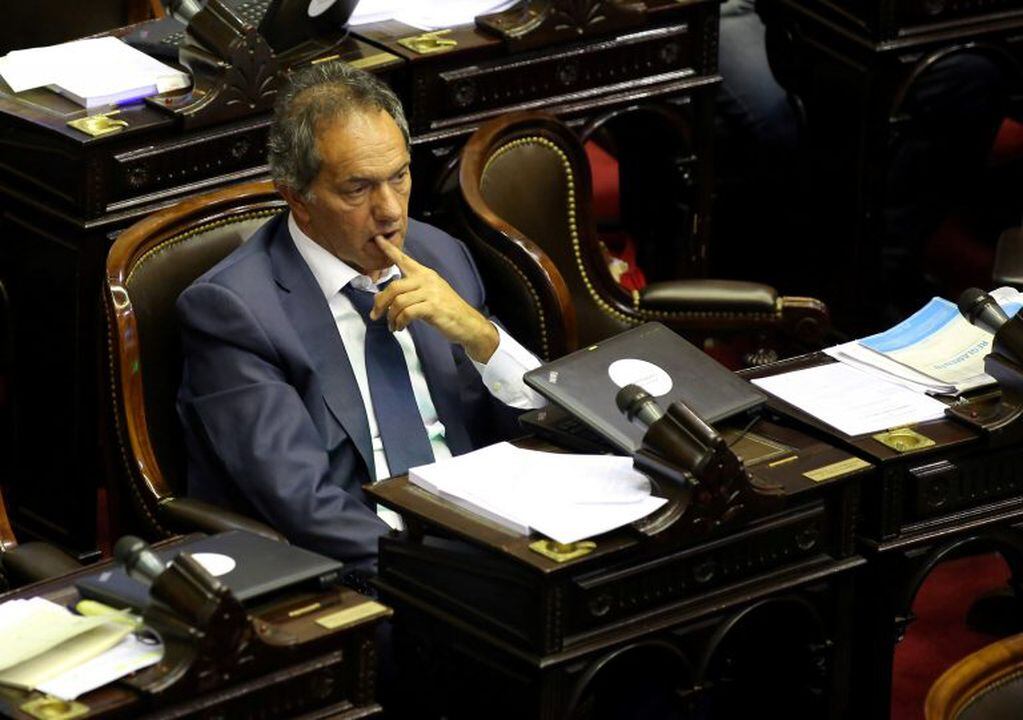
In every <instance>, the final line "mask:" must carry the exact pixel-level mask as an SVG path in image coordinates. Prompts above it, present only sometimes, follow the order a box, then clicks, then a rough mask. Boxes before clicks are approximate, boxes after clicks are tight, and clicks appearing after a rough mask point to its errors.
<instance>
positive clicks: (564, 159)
mask: <svg viewBox="0 0 1023 720" xmlns="http://www.w3.org/2000/svg"><path fill="white" fill-rule="evenodd" d="M525 145H539V146H541V147H543V148H546V149H547V150H550V151H551V152H553V153H554V154H555V155H556V156H557V158H558V160H559V161H560V162H561V168H562V170H563V171H564V174H565V187H566V190H567V192H568V200H567V203H568V232H569V235H570V237H571V239H572V255H573V256H574V257H575V263H576V266H577V267H578V268H579V275H580V277H582V280H583V285H585V286H586V292H587V293H588V294H589V296H590V299H592V300H593V302H594V303H596V305H597V307H598V308H599V309H600V310H602V311H603V312H604V313H605V314H607V315H610V316H611V317H612V318H614V319H615V320H618V321H619V322H623V323H625V324H627V325H636V324H638V322H639V321H637V320H636V318H631V317H629V316H628V315H626V314H624V313H621V312H619V311H618V310H615V309H614V308H613V307H611V305H609V304H608V303H607V301H605V300H604V299H603V298H602V297H600V295H599V294H598V293H597V291H596V290H595V289H594V287H593V282H592V280H591V279H590V276H589V274H588V273H587V272H586V265H585V263H584V262H583V255H582V248H581V247H580V240H579V224H578V219H577V217H576V212H575V207H576V203H575V176H574V175H573V174H572V165H571V163H569V161H568V156H567V155H565V153H564V151H563V150H562V149H561V148H559V147H558V146H557V145H555V144H554V143H553V142H551V141H550V140H548V139H547V138H542V137H538V136H535V135H531V136H529V137H524V138H519V139H517V140H513V141H511V142H510V143H508V144H507V145H502V146H501V147H500V148H498V149H497V150H496V151H495V152H494V154H493V155H491V156H490V157H489V158H488V159H487V162H486V164H485V165H484V166H483V173H482V177H486V174H487V170H489V169H490V165H491V163H493V162H494V161H495V160H497V159H498V158H499V157H501V156H502V155H504V154H505V153H507V152H509V151H511V150H514V149H515V148H518V147H523V146H525Z"/></svg>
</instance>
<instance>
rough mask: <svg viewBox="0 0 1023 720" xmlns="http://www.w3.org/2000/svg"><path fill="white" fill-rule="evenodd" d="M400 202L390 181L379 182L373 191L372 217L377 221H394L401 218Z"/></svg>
mask: <svg viewBox="0 0 1023 720" xmlns="http://www.w3.org/2000/svg"><path fill="white" fill-rule="evenodd" d="M401 211H402V204H401V198H400V196H399V195H398V193H397V191H395V189H394V188H393V187H391V184H390V183H381V184H380V185H378V186H377V187H376V188H375V191H374V193H373V219H374V220H376V221H377V222H381V223H385V222H394V221H395V220H399V219H401Z"/></svg>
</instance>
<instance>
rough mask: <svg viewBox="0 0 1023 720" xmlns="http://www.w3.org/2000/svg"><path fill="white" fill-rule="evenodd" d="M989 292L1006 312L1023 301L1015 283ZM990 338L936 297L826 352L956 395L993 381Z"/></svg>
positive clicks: (892, 377) (902, 380)
mask: <svg viewBox="0 0 1023 720" xmlns="http://www.w3.org/2000/svg"><path fill="white" fill-rule="evenodd" d="M990 294H991V297H992V298H994V299H995V301H996V302H998V304H999V305H1000V306H1001V307H1002V309H1003V310H1004V311H1005V314H1006V315H1008V316H1009V317H1012V316H1013V315H1015V314H1016V312H1017V311H1019V309H1020V307H1021V306H1023V294H1021V293H1019V292H1018V291H1017V290H1015V289H1014V288H1011V287H1002V288H998V289H997V290H994V291H992V292H991V293H990ZM991 341H992V335H991V334H990V333H988V332H986V331H984V330H982V329H980V328H977V327H974V326H973V325H971V324H970V323H969V322H967V321H966V320H965V319H964V318H963V317H962V315H961V314H960V313H959V309H958V308H957V307H956V305H955V304H954V303H952V302H949V301H948V300H944V299H942V298H937V297H936V298H932V299H931V301H930V302H928V303H927V304H926V305H925V306H924V307H922V308H921V309H920V310H918V311H917V312H915V313H913V314H912V315H910V316H909V317H908V318H906V319H905V320H903V321H902V322H900V323H899V324H898V325H895V326H894V327H892V328H891V329H889V330H886V331H884V332H882V333H878V334H876V335H871V336H869V337H865V338H863V339H862V340H857V341H854V342H850V343H845V344H844V345H837V346H835V347H832V348H828V349H827V350H825V352H826V353H827V354H828V355H830V356H831V357H833V358H835V359H836V360H838V361H840V362H843V363H846V364H849V365H853V366H855V367H857V368H859V369H860V370H864V371H866V372H870V373H872V374H875V375H879V376H882V377H885V378H887V379H889V380H892V381H895V382H898V383H899V384H901V385H904V386H906V387H910V388H912V389H914V390H919V391H921V392H927V393H930V394H932V395H959V394H961V393H963V392H966V391H967V390H972V389H974V388H978V387H983V386H985V385H992V384H994V382H995V380H994V378H992V377H991V376H990V375H988V374H987V373H985V372H984V358H985V356H987V354H988V353H989V352H991Z"/></svg>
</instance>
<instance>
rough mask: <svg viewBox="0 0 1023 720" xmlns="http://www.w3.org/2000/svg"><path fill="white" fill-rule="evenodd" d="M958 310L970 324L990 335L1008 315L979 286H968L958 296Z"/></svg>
mask: <svg viewBox="0 0 1023 720" xmlns="http://www.w3.org/2000/svg"><path fill="white" fill-rule="evenodd" d="M959 312H961V313H962V315H963V317H964V318H966V320H967V322H969V323H970V324H971V325H975V326H977V327H979V328H980V329H981V330H986V331H987V332H989V333H991V334H992V335H994V334H995V333H996V332H998V331H999V330H1001V328H1002V325H1004V324H1005V323H1007V322H1009V316H1008V315H1006V314H1005V311H1004V310H1002V308H1001V307H1000V306H999V305H998V303H997V302H995V299H994V298H993V297H991V296H990V295H988V294H987V293H986V292H984V291H983V290H980V289H979V288H970V289H968V290H965V291H964V292H963V294H962V295H960V296H959Z"/></svg>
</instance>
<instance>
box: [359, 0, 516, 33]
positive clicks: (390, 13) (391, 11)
mask: <svg viewBox="0 0 1023 720" xmlns="http://www.w3.org/2000/svg"><path fill="white" fill-rule="evenodd" d="M516 2H518V0H434V1H433V2H422V3H410V2H405V1H403V0H362V1H361V2H360V3H359V4H358V5H357V6H356V7H355V12H353V13H352V16H351V18H349V20H348V24H349V25H351V26H357V25H366V24H369V23H374V22H380V21H382V20H397V21H399V22H402V23H405V24H406V25H411V26H412V27H415V28H420V29H422V30H440V29H443V28H450V27H458V26H459V25H471V24H472V23H473V22H474V21H475V19H476V16H477V15H487V14H489V13H495V12H501V11H502V10H507V9H508V8H510V7H512V6H513V5H514V4H515V3H516Z"/></svg>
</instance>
